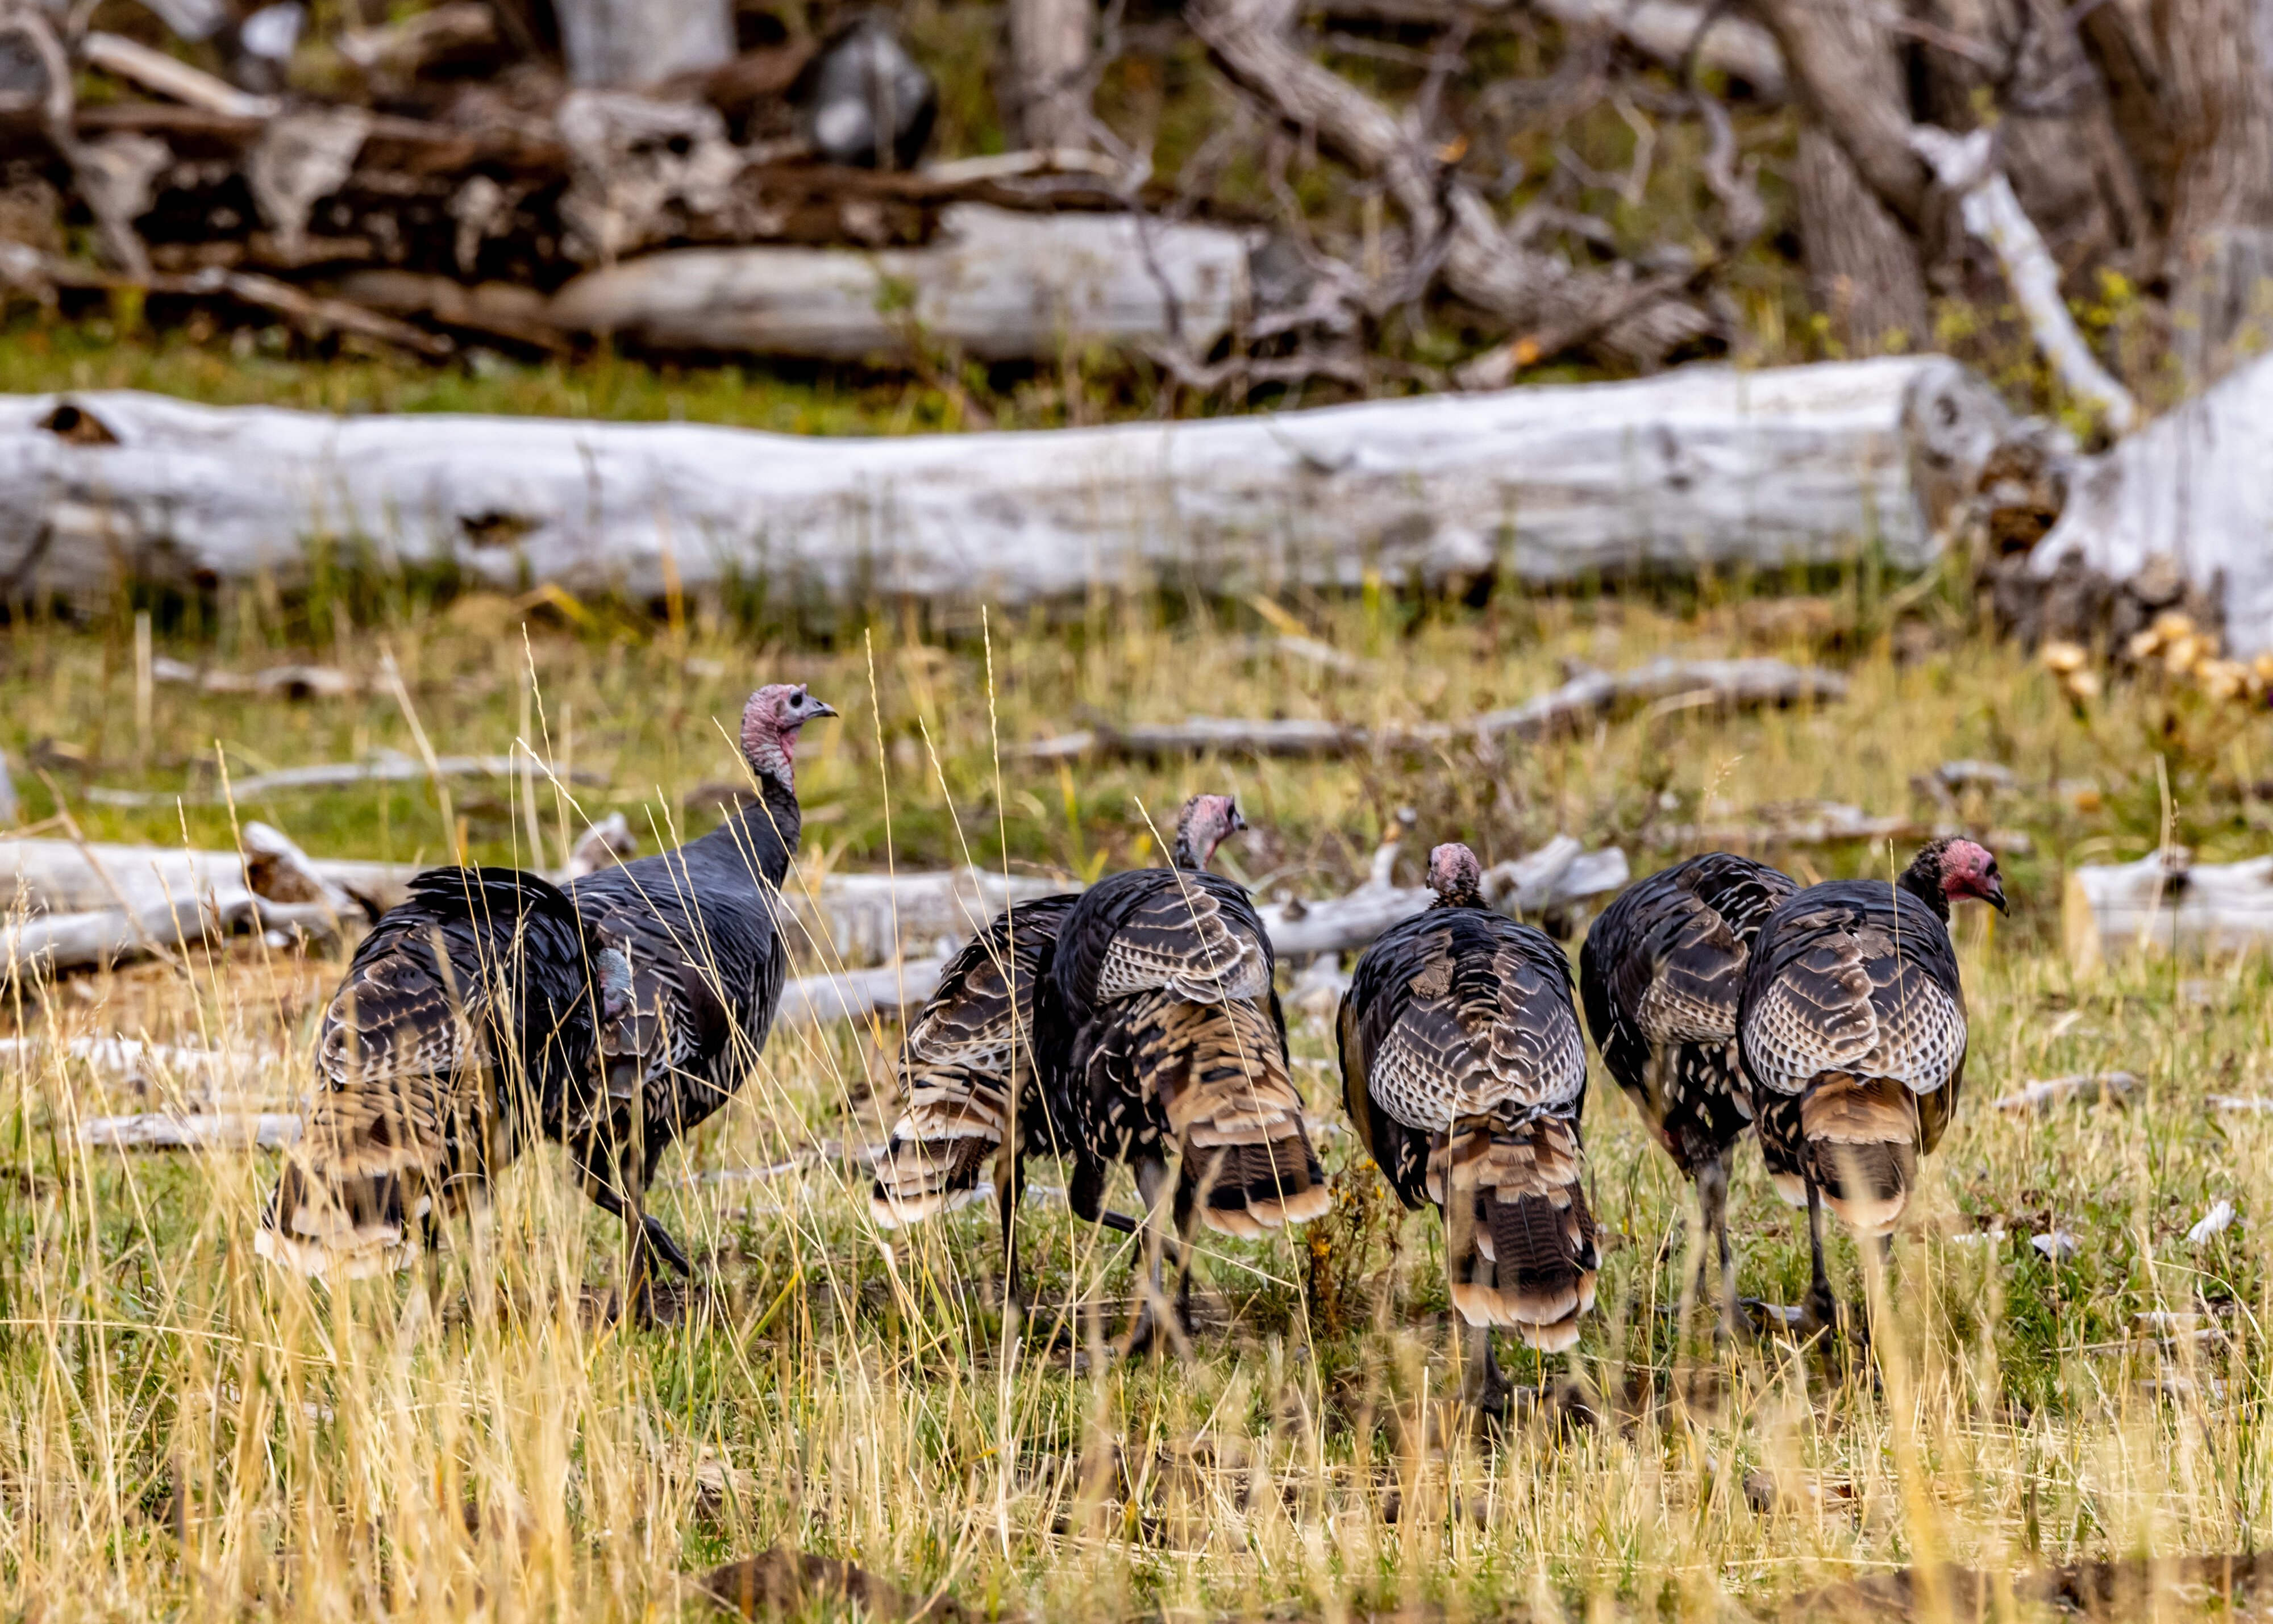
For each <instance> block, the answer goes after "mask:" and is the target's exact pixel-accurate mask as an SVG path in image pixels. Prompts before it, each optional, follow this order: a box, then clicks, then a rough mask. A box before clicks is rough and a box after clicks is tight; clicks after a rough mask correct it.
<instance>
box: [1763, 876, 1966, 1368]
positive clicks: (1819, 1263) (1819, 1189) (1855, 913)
mask: <svg viewBox="0 0 2273 1624" xmlns="http://www.w3.org/2000/svg"><path fill="white" fill-rule="evenodd" d="M1959 897H1978V898H1980V899H1981V900H1982V901H1983V902H1988V903H1990V904H1991V905H1992V906H1993V907H1995V908H1996V909H1999V911H2000V912H2002V911H2006V903H2005V887H2004V882H2003V880H2002V879H2000V878H1999V875H1998V872H1997V859H1996V858H1995V857H1992V856H1991V855H1990V853H1989V852H1988V851H1987V850H1985V849H1983V848H1982V847H1980V846H1977V845H1976V844H1975V843H1974V842H1971V841H1969V840H1937V841H1932V842H1929V843H1928V844H1927V845H1926V846H1925V847H1924V848H1923V849H1921V850H1920V851H1919V852H1918V854H1917V857H1915V858H1914V859H1912V861H1911V863H1910V865H1909V868H1907V869H1905V870H1904V871H1903V872H1902V878H1901V879H1897V880H1895V881H1894V883H1893V884H1891V885H1889V884H1888V883H1887V881H1885V880H1883V879H1842V880H1834V881H1833V882H1831V883H1830V884H1828V885H1820V886H1810V887H1807V888H1806V889H1805V890H1804V891H1799V892H1796V893H1795V894H1792V895H1791V896H1790V897H1789V898H1788V899H1787V900H1786V901H1785V902H1783V903H1782V905H1781V906H1780V907H1778V908H1777V909H1776V910H1775V912H1774V914H1772V915H1771V916H1769V918H1768V921H1767V924H1765V925H1763V926H1762V927H1761V928H1760V933H1759V937H1758V939H1756V940H1755V941H1754V942H1753V944H1752V964H1751V967H1750V969H1748V970H1747V971H1746V972H1745V977H1744V999H1743V1002H1742V1004H1741V1006H1740V1007H1739V1008H1738V1011H1737V1037H1738V1040H1739V1043H1740V1045H1741V1048H1742V1051H1743V1056H1744V1073H1745V1076H1746V1078H1747V1079H1748V1080H1749V1081H1750V1083H1751V1087H1752V1116H1753V1120H1754V1121H1755V1123H1756V1124H1757V1125H1758V1126H1759V1134H1760V1150H1761V1153H1762V1154H1763V1156H1765V1157H1766V1158H1767V1164H1768V1171H1769V1173H1770V1175H1771V1176H1772V1177H1773V1178H1774V1180H1775V1184H1776V1187H1777V1190H1778V1191H1779V1193H1781V1194H1782V1195H1783V1197H1784V1199H1785V1200H1787V1201H1790V1202H1791V1203H1792V1204H1793V1205H1795V1206H1804V1207H1805V1208H1806V1209H1807V1230H1808V1241H1809V1245H1810V1246H1811V1248H1812V1253H1813V1259H1812V1262H1813V1269H1814V1273H1813V1278H1812V1282H1811V1284H1810V1287H1809V1291H1808V1304H1807V1306H1808V1311H1809V1319H1810V1321H1811V1322H1812V1324H1813V1325H1815V1326H1818V1327H1828V1326H1830V1325H1832V1324H1833V1323H1834V1322H1835V1320H1836V1317H1837V1312H1838V1304H1837V1300H1836V1299H1835V1298H1834V1297H1833V1296H1832V1292H1831V1283H1830V1279H1829V1276H1827V1274H1826V1272H1825V1270H1824V1265H1823V1203H1824V1202H1825V1201H1829V1202H1830V1203H1831V1209H1832V1210H1833V1211H1834V1212H1835V1213H1837V1214H1838V1215H1839V1216H1840V1217H1842V1219H1844V1220H1845V1221H1846V1222H1847V1224H1849V1226H1850V1227H1852V1228H1853V1229H1854V1231H1855V1232H1856V1233H1857V1235H1864V1236H1872V1237H1876V1238H1878V1239H1879V1241H1880V1243H1881V1246H1882V1247H1883V1246H1887V1245H1889V1244H1891V1238H1892V1236H1893V1232H1894V1224H1895V1223H1896V1222H1897V1221H1898V1220H1899V1219H1900V1218H1901V1216H1902V1209H1903V1208H1904V1207H1905V1206H1907V1205H1908V1204H1909V1194H1910V1189H1911V1187H1912V1186H1913V1184H1914V1183H1915V1182H1916V1180H1917V1158H1918V1157H1919V1156H1922V1155H1924V1154H1925V1153H1926V1152H1929V1151H1931V1150H1932V1149H1933V1148H1934V1146H1935V1145H1936V1144H1937V1143H1939V1141H1940V1139H1941V1134H1942V1130H1943V1129H1944V1128H1946V1127H1947V1126H1948V1124H1949V1119H1950V1117H1951V1115H1952V1114H1953V1113H1954V1111H1955V1110H1956V1108H1957V1091H1958V1084H1959V1081H1960V1080H1961V1079H1962V1076H1963V1074H1964V1071H1965V1048H1966V1029H1965V989H1964V988H1963V986H1962V985H1961V984H1960V983H1959V980H1958V973H1957V955H1956V953H1955V952H1954V949H1953V948H1952V947H1951V945H1950V940H1949V905H1950V902H1952V900H1954V899H1955V898H1959Z"/></svg>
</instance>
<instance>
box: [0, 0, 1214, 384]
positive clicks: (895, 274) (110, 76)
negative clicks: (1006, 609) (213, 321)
mask: <svg viewBox="0 0 2273 1624" xmlns="http://www.w3.org/2000/svg"><path fill="white" fill-rule="evenodd" d="M172 9H174V8H169V7H167V6H160V7H155V8H154V9H153V11H152V12H151V13H150V14H148V15H146V16H144V17H142V18H140V19H139V21H140V22H141V23H142V24H143V25H145V26H144V27H143V28H142V30H141V37H135V36H130V35H129V34H123V33H114V32H109V31H106V30H103V29H94V28H87V27H86V26H84V25H85V19H86V15H87V12H86V10H85V9H82V10H80V11H74V12H72V13H71V14H70V16H69V17H68V18H64V19H56V17H55V16H54V15H53V14H52V13H51V12H49V11H48V10H47V9H45V8H42V7H41V6H39V5H37V4H29V3H28V0H21V3H18V0H11V4H0V125H4V126H6V127H7V133H8V134H9V135H10V136H11V138H12V139H11V146H13V147H14V148H15V150H16V151H17V152H18V153H19V154H22V155H19V157H18V158H17V159H16V160H15V161H13V162H11V163H10V164H9V165H8V166H7V168H6V173H5V177H4V179H5V184H4V191H0V287H4V288H9V289H11V290H13V291H14V292H15V293H16V294H18V295H19V296H30V297H32V298H34V299H38V300H41V301H42V302H47V303H54V302H56V301H58V300H71V299H73V298H75V297H79V296H87V295H94V296H109V295H110V294H112V293H114V292H116V291H117V290H119V289H125V288H131V289H136V290H139V291H140V292H141V293H142V294H144V295H145V296H146V298H147V299H148V300H149V301H150V302H151V303H152V305H153V307H154V308H159V309H164V308H171V309H175V310H177V311H178V310H179V309H181V308H182V307H184V306H197V307H201V308H203V309H206V310H207V311H220V312H222V313H225V314H227V313H234V312H239V311H247V310H249V311H252V312H254V313H255V314H257V315H259V316H260V317H261V318H263V319H274V318H282V319H283V320H284V321H285V322H287V323H289V324H290V325H292V326H297V327H299V328H300V329H302V330H303V331H304V332H308V333H332V334H340V335H346V336H347V337H348V338H349V339H350V340H352V341H363V342H368V343H377V344H382V345H388V346H396V347H400V348H404V349H408V350H410V351H414V352H416V353H418V354H422V355H429V356H433V357H441V356H446V355H450V354H452V353H453V352H454V351H455V350H457V349H458V348H461V346H462V345H464V344H466V343H469V342H474V343H479V344H483V345H489V346H496V347H501V348H505V349H506V350H508V351H514V352H520V353H531V352H548V351H552V352H557V351H561V350H564V349H566V348H569V347H570V346H571V345H572V344H573V343H574V342H575V341H578V340H580V339H581V338H582V337H586V336H589V335H593V334H615V335H619V336H620V337H623V338H626V339H630V340H636V341H640V342H641V343H644V344H646V345H649V346H650V347H656V348H695V349H701V350H746V351H751V352H755V353H761V354H769V355H790V356H810V357H817V358H822V359H830V360H859V359H864V358H867V357H871V356H874V357H876V358H879V359H890V360H896V361H902V362H906V361H914V362H917V363H919V364H920V363H926V358H927V356H928V355H930V354H931V353H933V352H934V351H941V352H952V353H956V354H963V355H971V356H975V357H978V358H980V359H984V360H1031V359H1034V358H1036V357H1042V356H1053V357H1054V356H1055V355H1058V354H1059V353H1060V351H1061V348H1062V347H1063V346H1064V345H1065V344H1066V343H1067V342H1069V341H1071V342H1075V343H1079V342H1081V341H1084V340H1087V339H1091V338H1104V339H1110V340H1117V341H1165V340H1166V339H1167V338H1169V337H1170V336H1172V335H1181V336H1182V338H1183V339H1184V340H1185V341H1189V342H1190V343H1192V344H1195V345H1197V347H1198V348H1199V349H1200V350H1201V351H1204V350H1205V348H1207V347H1208V346H1209V345H1212V343H1213V342H1214V341H1216V340H1217V339H1218V338H1219V337H1220V336H1221V334H1222V333H1224V332H1225V331H1226V330H1227V327H1228V326H1230V324H1231V323H1232V322H1233V321H1234V319H1235V318H1240V317H1242V315H1243V313H1244V311H1245V306H1246V298H1247V287H1248V283H1247V242H1246V239H1245V237H1244V236H1242V235H1241V234H1240V233H1238V232H1236V231H1234V230H1229V229H1226V228H1221V227H1218V226H1208V225H1200V224H1196V223H1171V222H1167V221H1158V220H1154V219H1152V218H1151V217H1150V216H1149V215H1146V214H1144V213H1141V212H1135V211H1132V206H1133V205H1137V204H1139V203H1141V201H1142V199H1141V197H1140V195H1139V194H1140V193H1141V192H1142V190H1143V188H1142V184H1141V181H1142V177H1141V176H1136V175H1133V174H1130V173H1127V172H1125V170H1124V166H1122V165H1121V164H1118V163H1116V162H1114V161H1109V160H1107V159H1106V158H1103V157H1101V156H1099V155H1098V154H1096V153H1091V152H1089V151H1087V150H1080V149H1074V150H1068V151H1063V152H1058V151H1050V150H1044V151H1029V152H1024V153H1012V154H1009V155H1008V156H1006V157H998V158H990V159H979V160H975V161H962V162H950V163H946V164H936V165H932V166H929V167H920V168H911V167H908V162H907V161H911V160H912V159H914V158H915V157H916V156H917V154H918V153H919V149H920V146H921V145H922V140H923V136H924V134H925V133H926V132H927V131H928V128H929V123H930V113H929V105H930V100H931V98H932V97H933V96H934V91H933V89H932V86H931V85H930V81H929V79H928V78H927V77H926V75H924V74H923V72H922V71H921V70H920V69H919V67H917V65H916V64H914V63H913V62H912V60H911V58H910V57H909V56H908V54H907V52H906V50H905V49H904V47H903V46H902V45H901V44H900V42H899V41H898V40H897V38H896V35H895V34H893V32H892V30H891V27H890V25H889V22H888V21H887V20H885V19H883V18H882V17H881V15H879V16H875V17H871V18H868V19H865V20H863V21H861V22H859V23H857V24H856V25H854V26H851V27H850V28H848V29H846V30H844V31H843V32H842V33H841V34H839V35H838V36H837V37H836V38H834V39H832V40H829V41H823V42H818V43H807V44H802V45H791V44H784V45H782V46H778V47H776V48H772V49H763V50H760V51H756V52H754V53H750V54H746V55H744V56H731V52H728V53H727V54H725V55H724V56H720V55H719V54H718V53H716V52H708V51H706V52H698V53H696V55H695V57H694V60H699V61H701V62H702V63H703V64H705V65H702V66H701V67H699V68H694V69H690V70H689V71H683V72H679V73H678V74H676V75H675V76H673V77H671V78H669V79H664V80H663V81H662V82H660V83H649V84H646V85H643V86H641V88H639V89H637V90H633V89H626V88H623V87H621V86H620V84H617V83H608V82H594V83H577V84H574V85H571V84H564V83H563V82H562V81H561V79H559V77H557V76H556V75H555V74H554V73H553V72H551V71H541V70H539V69H538V68H537V67H536V64H533V63H527V62H523V61H521V57H522V56H523V55H524V53H523V52H522V50H521V49H520V42H518V41H515V40H514V38H513V37H512V31H511V30H510V29H509V28H507V27H506V26H505V23H506V18H507V17H508V15H509V14H510V13H511V11H512V8H511V7H506V6H497V7H492V6H491V5H488V4H465V3H463V0H461V3H458V4H444V5H441V6H439V7H436V8H434V9H431V10H428V11H424V12H420V13H417V14H416V15H413V16H411V17H410V18H409V19H407V20H405V21H402V22H400V23H397V24H394V25H392V26H386V27H380V28H373V29H364V30H360V31H350V32H349V34H346V35H345V36H343V37H342V38H341V39H339V40H337V41H333V42H332V43H333V44H334V47H335V49H337V50H338V51H340V52H341V54H343V55H345V56H348V57H349V65H351V66H352V67H354V68H355V70H356V74H355V76H354V79H353V82H352V83H351V84H350V85H349V87H348V89H347V90H346V91H344V92H343V93H342V94H341V95H339V96H337V97H335V98H331V99H317V98H314V97H311V96H309V95H307V94H297V95H285V94H259V93H256V92H254V91H251V90H248V89H246V88H244V86H243V85H242V84H236V83H231V82H229V79H225V78H223V77H221V76H220V75H218V74H216V73H214V72H211V71H206V70H205V69H203V68H200V67H199V66H197V65H195V64H193V63H191V62H190V61H188V60H185V59H184V57H185V56H187V55H191V54H195V53H194V51H193V50H192V49H191V47H194V46H197V45H199V43H200V42H199V41H184V40H182V39H181V38H179V37H176V32H169V29H168V28H167V27H166V26H163V25H162V24H161V20H160V15H159V14H160V13H167V14H168V15H169V16H170V14H171V10H172ZM179 9H182V10H184V11H188V12H200V11H202V10H203V9H206V8H204V7H201V6H199V5H192V4H189V3H188V0H179ZM210 9H214V10H215V11H221V10H222V9H223V8H220V7H218V6H217V5H215V6H213V7H212V8H210ZM296 9H297V8H296V7H290V6H279V7H273V8H271V10H272V11H294V10H296ZM582 9H591V10H594V11H599V10H603V9H608V8H601V7H590V8H581V7H578V6H574V5H568V4H564V5H562V6H561V7H559V11H560V15H561V21H562V23H563V25H564V26H566V25H567V23H568V19H569V18H570V16H571V15H572V14H574V12H576V11H579V10H582ZM612 9H614V10H617V11H621V10H623V9H624V8H622V7H615V8H612ZM720 15H721V16H724V11H723V9H722V10H721V11H720ZM173 20H175V21H176V22H181V21H182V20H183V19H178V18H176V19H173ZM647 20H649V21H652V18H651V17H650V18H649V19H647ZM184 26H190V25H188V24H186V23H185V24H184ZM244 27H245V28H246V29H250V28H251V24H249V23H248V24H246V25H244ZM191 32H192V33H195V32H196V30H195V28H194V27H193V26H192V27H191ZM239 32H243V30H240V31H239ZM570 32H572V33H573V32H574V30H573V29H572V30H570ZM643 32H645V30H643ZM232 37H234V36H232ZM572 42H573V41H572ZM603 49H604V48H603ZM648 49H649V50H650V51H651V50H652V49H654V45H653V42H652V41H649V44H648ZM587 54H588V55H589V53H587ZM245 60H246V59H245V57H244V54H243V53H242V52H241V51H240V52H236V53H235V55H234V56H233V57H232V59H231V65H232V67H243V66H244V65H245ZM438 65H440V66H443V67H446V68H447V69H448V70H449V71H448V72H447V73H446V74H445V75H443V76H441V77H436V76H434V75H433V74H432V73H431V72H429V70H431V69H433V68H435V67H437V66H438ZM569 65H570V66H571V67H580V66H589V67H590V68H591V71H590V72H589V73H587V74H579V75H578V76H577V77H578V78H579V79H604V78H605V74H604V67H605V65H606V64H577V63H573V62H572V63H571V64H569ZM624 65H625V67H626V71H631V72H633V73H637V72H639V71H641V70H642V69H643V68H651V67H653V66H654V65H655V63H654V61H653V60H652V59H651V58H649V59H646V60H643V61H635V62H633V63H630V64H624ZM254 66H255V68H256V69H257V64H254ZM880 75H881V76H882V77H883V79H884V80H886V81H889V83H888V84H887V88H889V86H890V85H903V84H904V87H905V91H906V94H905V95H904V101H905V102H906V104H907V105H905V106H904V108H903V109H902V113H903V115H904V116H903V117H902V118H901V119H900V121H899V126H898V127H896V128H895V129H893V130H892V131H889V132H888V134H889V137H890V138H888V139H883V140H879V139H877V138H874V134H873V133H870V134H868V135H866V136H862V135H860V134H859V133H858V132H855V133H854V134H853V135H851V137H849V138H848V137H847V135H846V133H845V131H843V130H841V129H839V128H837V127H836V123H832V122H831V119H832V117H833V116H834V115H833V114H832V109H836V110H838V111H841V110H842V109H843V108H844V107H845V106H850V107H851V108H853V109H855V110H856V112H858V111H859V109H862V108H864V107H865V106H866V103H867V102H868V101H872V100H873V99H874V92H875V91H876V90H877V88H878V85H879V76H880ZM895 75H896V76H898V77H897V78H896V79H894V78H893V77H892V76H895ZM237 77H238V78H239V79H244V78H245V77H246V75H245V73H244V72H239V73H238V75H237ZM864 92H865V93H869V94H866V95H864V94H863V93H864ZM832 97H834V98H835V100H833V101H832V100H831V98H832ZM838 122H839V123H841V120H839V121H838ZM80 225H84V226H85V227H86V228H91V230H92V235H93V236H94V241H95V243H96V245H97V248H98V251H99V262H90V261H89V260H87V259H85V258H73V257H71V256H69V255H67V254H66V253H65V251H64V248H65V244H66V243H67V241H68V240H69V238H70V236H71V232H72V230H73V229H74V228H76V227H79V226H80Z"/></svg>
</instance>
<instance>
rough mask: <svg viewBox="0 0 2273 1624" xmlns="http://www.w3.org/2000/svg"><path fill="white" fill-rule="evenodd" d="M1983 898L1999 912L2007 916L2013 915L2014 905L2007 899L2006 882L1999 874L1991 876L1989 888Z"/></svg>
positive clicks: (1982, 895)
mask: <svg viewBox="0 0 2273 1624" xmlns="http://www.w3.org/2000/svg"><path fill="white" fill-rule="evenodd" d="M1981 900H1982V901H1983V902H1986V903H1988V904H1989V906H1990V907H1992V908H1993V909H1996V910H1997V911H1998V912H1999V913H2000V914H2003V915H2005V916H2007V917H2011V915H2012V912H2013V909H2012V907H2011V905H2010V904H2008V903H2007V902H2006V901H2005V882H2004V881H2003V880H2002V879H1999V878H1998V876H1996V875H1994V874H1992V875H1990V876H1989V888H1988V890H1986V891H1984V892H1983V893H1982V894H1981Z"/></svg>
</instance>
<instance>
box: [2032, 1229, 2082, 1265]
mask: <svg viewBox="0 0 2273 1624" xmlns="http://www.w3.org/2000/svg"><path fill="white" fill-rule="evenodd" d="M2029 1245H2030V1246H2034V1247H2035V1248H2036V1249H2037V1252H2038V1253H2039V1254H2042V1255H2043V1256H2044V1258H2045V1259H2047V1260H2048V1261H2052V1262H2054V1263H2065V1262H2067V1261H2070V1260H2071V1259H2073V1258H2074V1256H2075V1255H2076V1254H2077V1253H2079V1252H2081V1251H2082V1250H2083V1246H2082V1242H2080V1241H2078V1240H2077V1239H2076V1238H2075V1237H2074V1236H2073V1235H2071V1234H2069V1233H2068V1232H2067V1231H2066V1230H2058V1229H2056V1230H2047V1231H2044V1233H2043V1234H2041V1235H2031V1236H2029Z"/></svg>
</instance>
